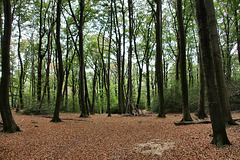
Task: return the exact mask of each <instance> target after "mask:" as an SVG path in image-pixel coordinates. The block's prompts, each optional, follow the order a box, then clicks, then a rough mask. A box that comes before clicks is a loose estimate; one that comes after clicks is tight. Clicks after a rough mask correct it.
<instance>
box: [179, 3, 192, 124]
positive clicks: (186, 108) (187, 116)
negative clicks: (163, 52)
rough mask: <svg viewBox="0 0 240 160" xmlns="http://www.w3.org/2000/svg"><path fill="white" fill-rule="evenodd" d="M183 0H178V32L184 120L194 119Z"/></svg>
mask: <svg viewBox="0 0 240 160" xmlns="http://www.w3.org/2000/svg"><path fill="white" fill-rule="evenodd" d="M182 16H183V15H182V0H177V19H178V32H179V38H180V51H179V53H180V65H181V87H182V104H183V106H182V107H183V119H182V121H192V117H191V115H190V110H189V106H188V85H187V74H186V37H185V30H184V25H183V17H182Z"/></svg>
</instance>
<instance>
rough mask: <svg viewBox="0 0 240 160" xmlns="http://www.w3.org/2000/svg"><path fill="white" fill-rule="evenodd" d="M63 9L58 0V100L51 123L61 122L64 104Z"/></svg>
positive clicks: (60, 1) (60, 0)
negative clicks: (62, 103) (61, 109)
mask: <svg viewBox="0 0 240 160" xmlns="http://www.w3.org/2000/svg"><path fill="white" fill-rule="evenodd" d="M61 7H62V0H58V3H57V19H56V22H57V27H56V33H57V35H56V46H57V52H56V53H57V58H58V70H57V98H56V104H55V110H54V115H53V118H52V120H51V122H61V121H62V120H61V119H60V118H59V112H60V105H61V102H62V86H63V80H64V72H63V62H62V50H61V43H60V29H61V28H60V27H61Z"/></svg>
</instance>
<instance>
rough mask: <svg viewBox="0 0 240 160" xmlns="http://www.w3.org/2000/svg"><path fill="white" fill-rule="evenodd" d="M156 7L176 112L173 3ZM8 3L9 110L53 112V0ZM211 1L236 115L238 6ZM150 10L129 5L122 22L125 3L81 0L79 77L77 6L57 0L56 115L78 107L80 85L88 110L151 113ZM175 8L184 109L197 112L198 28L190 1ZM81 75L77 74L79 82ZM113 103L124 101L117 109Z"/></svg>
mask: <svg viewBox="0 0 240 160" xmlns="http://www.w3.org/2000/svg"><path fill="white" fill-rule="evenodd" d="M162 3H163V5H162V6H163V7H162V69H163V84H164V85H163V87H164V105H165V109H166V110H165V112H181V111H182V104H181V103H182V101H181V99H182V98H181V97H182V94H181V82H180V78H179V77H180V74H181V73H180V56H179V47H180V44H179V43H180V39H179V31H178V27H177V4H176V1H172V0H165V1H163V2H162ZM12 4H13V7H12V10H13V15H12V17H13V21H12V23H13V28H12V33H13V34H12V41H11V81H10V104H11V107H12V108H16V106H17V105H19V106H20V108H23V109H24V111H23V112H24V113H27V114H43V113H45V114H47V113H53V110H54V107H55V101H56V93H57V92H56V90H57V74H58V70H57V68H58V67H57V66H58V65H59V64H58V57H57V54H56V52H57V50H56V43H55V40H56V32H55V30H56V29H55V27H56V24H55V21H56V7H57V4H56V2H55V1H44V0H41V1H40V0H39V1H25V0H18V1H13V3H12ZM214 4H215V7H216V16H217V21H218V32H219V35H220V37H219V40H220V44H221V54H222V59H223V68H224V73H225V78H226V80H227V84H228V87H227V88H228V89H229V90H228V91H229V92H228V93H229V97H231V99H230V101H231V102H232V106H231V109H232V110H237V109H239V108H237V106H238V105H236V104H238V103H239V102H240V101H239V96H238V94H239V61H240V58H239V38H237V37H239V31H238V28H239V24H238V20H239V2H235V1H230V0H217V1H215V3H214ZM152 5H153V2H151V1H138V0H134V1H132V8H131V9H130V11H132V13H131V17H129V16H128V12H129V7H128V3H127V2H126V1H125V2H124V1H122V0H120V1H117V0H115V1H111V3H110V1H94V0H93V1H85V9H84V12H83V14H84V15H83V17H84V20H83V21H84V25H83V26H82V27H83V52H84V69H83V70H84V73H81V72H80V70H82V69H81V68H80V67H79V66H81V65H80V64H81V63H82V62H81V61H80V60H79V58H80V57H79V56H80V52H81V48H80V47H79V46H80V45H79V44H80V43H79V41H80V39H79V38H80V35H79V27H80V19H81V14H80V13H82V12H81V8H80V6H81V5H80V4H78V1H63V2H62V14H61V51H62V63H63V70H62V71H61V72H63V74H64V75H65V76H64V82H63V90H62V95H63V97H62V100H61V101H62V103H61V107H60V110H61V112H80V107H79V102H80V101H81V100H80V99H81V98H83V97H81V91H80V90H81V89H80V88H84V99H85V103H86V106H87V108H86V109H87V111H88V112H89V113H104V112H107V106H108V105H110V106H109V108H110V109H111V113H125V112H129V109H131V108H132V107H133V108H140V109H147V110H149V111H153V112H158V108H159V107H158V106H157V104H158V102H157V99H158V98H157V85H156V76H155V60H156V59H155V58H156V44H155V43H156V39H155V37H156V36H155V24H154V21H155V20H154V19H155V18H154V12H155V11H153V10H154V8H153V6H152ZM182 7H183V13H182V15H183V22H184V28H185V30H184V32H185V35H186V67H187V81H188V82H187V83H188V88H189V91H188V92H189V94H188V95H189V107H190V110H191V112H193V111H196V110H197V109H198V102H199V88H200V87H199V86H200V85H199V84H200V65H199V44H198V35H197V33H198V31H197V24H196V20H195V19H196V16H195V11H194V2H193V1H183V6H182ZM2 11H3V9H2ZM129 18H130V19H129ZM2 20H3V19H2ZM130 21H131V23H130ZM130 36H131V41H130ZM130 44H131V46H130ZM237 46H238V48H237ZM130 64H131V65H130ZM81 74H83V75H84V76H83V77H84V79H82V77H81ZM81 80H82V81H84V86H81V85H80V81H81ZM82 84H83V83H82ZM130 86H132V87H130ZM130 91H131V92H130ZM118 94H122V96H119V95H118ZM188 95H187V94H186V96H188ZM108 97H109V98H108ZM118 97H122V99H119V98H118ZM108 99H109V102H108ZM118 101H121V102H123V103H122V105H121V106H119V103H118ZM130 112H131V111H130Z"/></svg>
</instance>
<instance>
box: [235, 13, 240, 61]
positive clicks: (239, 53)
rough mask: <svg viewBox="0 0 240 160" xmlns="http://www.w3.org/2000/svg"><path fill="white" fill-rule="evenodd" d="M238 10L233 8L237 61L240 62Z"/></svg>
mask: <svg viewBox="0 0 240 160" xmlns="http://www.w3.org/2000/svg"><path fill="white" fill-rule="evenodd" d="M237 12H238V10H237V9H235V13H234V18H235V26H236V33H237V51H238V61H239V63H240V33H239V23H238V21H239V18H238V13H237Z"/></svg>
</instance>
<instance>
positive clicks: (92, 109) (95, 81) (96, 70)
mask: <svg viewBox="0 0 240 160" xmlns="http://www.w3.org/2000/svg"><path fill="white" fill-rule="evenodd" d="M97 62H98V60H96V61H95V62H94V66H95V69H94V76H93V87H92V105H91V107H90V114H92V115H93V114H94V113H95V110H94V108H95V98H96V83H97V72H98V67H97Z"/></svg>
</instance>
